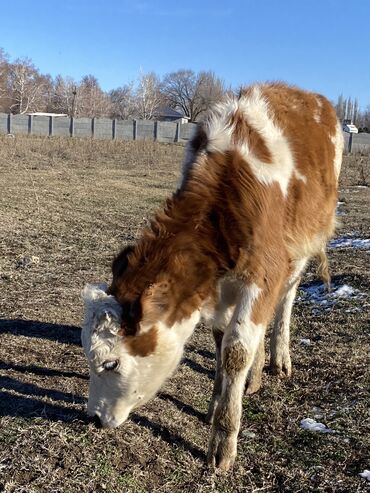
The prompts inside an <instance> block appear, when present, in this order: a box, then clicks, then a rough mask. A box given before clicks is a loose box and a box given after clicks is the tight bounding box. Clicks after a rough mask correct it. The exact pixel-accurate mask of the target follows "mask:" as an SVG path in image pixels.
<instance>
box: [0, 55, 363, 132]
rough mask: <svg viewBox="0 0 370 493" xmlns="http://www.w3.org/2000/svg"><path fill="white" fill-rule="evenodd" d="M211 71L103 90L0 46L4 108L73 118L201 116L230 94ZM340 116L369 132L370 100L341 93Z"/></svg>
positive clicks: (148, 76) (0, 104)
mask: <svg viewBox="0 0 370 493" xmlns="http://www.w3.org/2000/svg"><path fill="white" fill-rule="evenodd" d="M232 92H233V91H232V89H231V88H230V87H226V85H225V83H224V82H223V81H222V80H221V79H220V78H219V77H217V76H216V75H215V74H214V73H213V72H210V71H202V72H198V73H195V72H194V71H193V70H190V69H181V70H177V71H175V72H171V73H168V74H166V75H165V76H164V77H162V78H160V77H159V76H158V75H157V74H155V73H154V72H149V73H144V72H141V73H140V74H139V76H138V79H137V81H136V82H133V83H130V84H124V85H122V86H120V87H117V88H115V89H112V90H111V91H108V92H107V91H103V90H102V88H101V87H100V84H99V81H98V79H97V78H96V77H95V76H94V75H91V74H90V75H85V76H84V77H82V78H81V80H80V81H76V80H74V79H73V78H71V77H64V76H62V75H57V76H56V77H55V78H53V77H51V75H48V74H42V73H41V72H40V71H39V70H38V69H37V67H35V65H34V64H33V62H32V60H30V59H29V58H18V59H16V60H14V61H11V60H10V58H9V56H8V55H7V54H6V53H5V51H4V50H3V49H2V48H0V112H4V113H13V114H26V113H33V112H38V111H40V112H48V113H62V114H66V115H68V116H73V117H88V118H93V117H107V118H118V119H123V120H127V119H131V118H137V119H143V120H152V119H156V117H157V114H158V111H159V110H160V108H163V107H170V108H173V109H176V110H178V111H179V112H180V113H182V114H183V115H184V116H186V117H187V118H188V119H189V121H190V122H195V121H198V120H199V119H201V118H202V115H203V114H204V113H205V112H206V111H207V110H208V108H209V107H211V106H212V105H213V104H214V103H215V102H218V101H220V100H222V99H223V98H224V97H225V95H227V94H229V93H232ZM335 107H336V110H337V114H338V117H339V118H340V120H343V119H351V120H352V121H353V122H354V123H355V124H356V125H357V126H358V127H359V128H360V130H361V131H365V132H370V105H369V106H368V107H367V108H366V109H365V110H364V111H360V109H359V105H358V101H357V99H352V98H344V97H343V95H340V96H339V97H338V100H337V102H336V104H335Z"/></svg>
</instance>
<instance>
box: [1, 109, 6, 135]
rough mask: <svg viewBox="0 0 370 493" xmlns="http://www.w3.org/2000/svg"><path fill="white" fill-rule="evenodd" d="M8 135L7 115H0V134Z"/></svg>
mask: <svg viewBox="0 0 370 493" xmlns="http://www.w3.org/2000/svg"><path fill="white" fill-rule="evenodd" d="M7 133H8V115H7V114H6V113H0V134H7Z"/></svg>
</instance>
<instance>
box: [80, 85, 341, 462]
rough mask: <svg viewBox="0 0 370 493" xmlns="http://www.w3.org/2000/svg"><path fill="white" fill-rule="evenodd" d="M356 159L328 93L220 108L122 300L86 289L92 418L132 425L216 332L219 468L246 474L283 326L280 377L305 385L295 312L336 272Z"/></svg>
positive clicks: (194, 147)
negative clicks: (237, 465) (348, 153)
mask: <svg viewBox="0 0 370 493" xmlns="http://www.w3.org/2000/svg"><path fill="white" fill-rule="evenodd" d="M342 148H343V136H342V130H341V127H340V125H339V124H338V122H337V118H336V115H335V111H334V109H333V107H332V106H331V104H330V103H329V102H328V101H327V100H326V99H325V98H324V97H323V96H320V95H318V94H312V93H308V92H304V91H301V90H299V89H297V88H294V87H289V86H286V85H284V84H261V85H254V86H251V87H249V88H247V89H245V90H242V91H241V93H240V95H239V97H231V98H229V99H228V100H226V101H225V102H223V103H220V104H219V105H217V106H216V107H215V108H214V110H213V111H212V112H211V113H210V115H209V116H208V118H207V119H206V121H205V122H204V123H203V124H202V125H200V126H198V129H197V131H196V133H195V136H194V137H193V139H192V140H191V142H190V144H189V146H188V150H187V155H186V159H185V163H184V168H183V178H182V182H181V184H180V186H179V188H178V190H177V191H176V192H175V193H174V194H173V196H172V198H170V199H168V200H167V203H166V205H165V207H164V208H163V210H161V211H160V212H158V213H157V214H156V215H155V217H154V218H153V219H152V221H151V224H150V227H147V228H145V229H144V230H143V232H142V235H141V238H140V240H139V241H137V243H136V244H135V245H132V246H128V247H126V248H125V249H124V250H123V251H122V252H121V253H120V254H119V255H118V256H117V258H116V259H115V260H114V262H113V266H112V270H113V280H112V283H111V285H110V287H109V288H108V289H107V288H106V287H105V288H99V287H94V286H88V287H86V288H85V291H84V298H85V304H86V315H85V324H84V328H83V333H82V341H83V346H84V349H85V352H86V355H87V357H88V360H89V364H90V390H89V402H88V412H89V414H91V415H97V416H98V417H99V419H100V421H101V423H102V425H103V426H105V427H116V426H118V425H120V424H121V423H123V422H124V421H125V420H126V418H127V417H128V415H129V413H130V411H131V410H132V409H134V408H136V407H138V406H139V405H141V404H143V403H144V402H146V401H147V400H148V399H150V398H151V397H152V396H153V395H154V394H155V393H156V392H157V391H158V390H159V388H160V386H161V385H162V384H163V382H164V380H165V379H166V378H168V376H169V375H170V374H171V373H172V372H173V371H174V369H175V368H176V366H177V364H178V363H179V361H180V359H181V355H182V352H183V348H184V344H185V342H186V340H187V339H188V337H189V336H190V335H191V334H192V332H193V330H194V328H195V326H196V324H197V323H198V322H199V321H200V320H201V319H205V320H207V321H211V324H212V327H213V329H212V330H213V336H214V339H215V343H216V355H217V364H216V377H215V383H214V390H213V395H212V399H211V402H210V406H209V411H208V415H207V419H208V421H209V422H211V423H212V432H211V437H210V442H209V451H208V461H209V463H210V464H211V465H215V466H218V467H220V468H222V469H225V470H226V469H228V468H229V467H230V466H231V465H232V463H233V461H234V459H235V456H236V449H237V435H238V431H239V427H240V418H241V412H242V395H243V391H244V388H245V384H246V382H247V392H249V393H251V392H255V391H256V390H258V388H259V387H260V384H261V373H262V368H263V365H264V358H265V351H264V335H265V331H266V327H267V325H268V324H269V322H270V321H271V320H272V319H273V317H274V316H275V321H274V326H273V331H272V337H271V350H270V354H271V355H270V364H271V367H272V370H273V372H274V373H276V374H278V375H281V376H284V375H286V376H289V375H290V374H291V360H290V355H289V323H290V315H291V310H292V304H293V300H294V297H295V293H296V288H297V285H298V283H299V279H300V275H301V273H302V271H303V269H304V267H305V265H306V263H307V261H308V259H309V258H310V257H313V256H319V257H320V258H321V259H322V260H324V261H325V259H326V255H325V248H326V243H327V241H328V239H329V238H330V237H331V236H332V235H333V233H334V227H335V208H336V202H337V181H338V175H339V170H340V166H341V158H342Z"/></svg>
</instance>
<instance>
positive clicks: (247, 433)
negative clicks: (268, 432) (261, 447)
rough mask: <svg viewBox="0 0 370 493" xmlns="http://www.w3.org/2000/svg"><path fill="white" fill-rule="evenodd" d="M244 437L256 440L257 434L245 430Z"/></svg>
mask: <svg viewBox="0 0 370 493" xmlns="http://www.w3.org/2000/svg"><path fill="white" fill-rule="evenodd" d="M242 435H243V437H246V438H256V434H255V433H254V432H253V431H248V430H244V431H242Z"/></svg>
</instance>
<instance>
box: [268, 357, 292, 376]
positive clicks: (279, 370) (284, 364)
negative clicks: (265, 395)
mask: <svg viewBox="0 0 370 493" xmlns="http://www.w3.org/2000/svg"><path fill="white" fill-rule="evenodd" d="M270 370H271V373H272V374H273V375H277V376H278V377H279V378H289V377H291V376H292V363H291V362H290V358H288V359H286V358H284V359H281V360H279V361H271V362H270Z"/></svg>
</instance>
